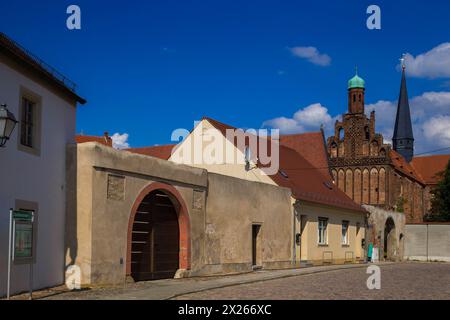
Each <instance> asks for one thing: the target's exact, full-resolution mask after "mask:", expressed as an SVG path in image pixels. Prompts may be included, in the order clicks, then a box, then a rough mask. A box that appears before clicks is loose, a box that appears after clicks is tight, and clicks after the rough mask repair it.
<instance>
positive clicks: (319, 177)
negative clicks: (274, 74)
mask: <svg viewBox="0 0 450 320" xmlns="http://www.w3.org/2000/svg"><path fill="white" fill-rule="evenodd" d="M203 120H207V121H208V122H210V123H211V124H212V125H213V126H214V127H215V128H216V129H217V130H219V131H220V132H221V133H222V134H223V135H224V136H225V137H226V130H227V129H232V130H235V129H236V128H235V127H232V126H230V125H227V124H224V123H222V122H219V121H217V120H214V119H211V118H207V117H204V118H203ZM306 135H307V136H306V137H300V138H299V139H301V141H300V142H295V141H293V140H294V139H295V137H294V136H292V137H288V138H287V139H286V140H284V141H288V142H287V143H288V144H290V145H292V146H294V147H297V148H298V150H294V149H293V148H289V147H287V146H286V145H284V143H282V144H281V145H280V149H279V150H280V154H279V156H280V170H279V172H278V173H277V174H273V175H270V178H271V179H272V180H273V181H274V182H275V183H276V184H277V185H279V186H282V187H286V188H290V189H291V191H292V195H293V197H294V198H295V199H297V200H303V201H309V202H313V203H318V204H322V205H327V206H332V207H339V208H344V209H350V210H354V211H359V212H365V210H364V209H363V208H362V207H361V206H360V205H358V204H357V203H355V202H354V201H353V200H352V199H350V198H349V197H348V196H347V195H346V194H345V193H344V192H342V191H341V190H339V188H338V187H337V186H336V185H334V184H333V182H332V179H331V177H330V175H329V173H328V170H327V171H326V173H325V174H324V173H323V172H324V171H323V167H327V165H328V164H327V162H325V161H326V154H325V156H322V155H321V153H320V152H318V151H317V150H320V148H321V147H319V148H317V150H312V149H313V148H312V147H313V143H318V142H319V141H320V146H323V140H322V139H323V138H322V134H321V133H312V134H306ZM295 136H299V135H295ZM284 137H286V136H284ZM319 137H320V139H319ZM258 139H261V138H258ZM281 139H283V138H281ZM265 140H266V139H265ZM268 140H270V138H269V139H268ZM232 142H233V144H234V145H235V146H236V147H239V146H237V141H236V140H235V141H232ZM247 144H248V140H247V141H246V145H247ZM175 146H176V145H173V144H172V145H162V146H154V147H144V148H131V149H128V151H130V152H135V153H140V154H144V155H149V156H153V157H157V158H160V159H165V160H167V159H169V157H170V154H171V151H172V149H173V148H174V147H175ZM302 146H303V147H302ZM270 147H271V143H268V142H267V149H268V154H270ZM311 150H312V151H311ZM241 151H242V152H244V150H241ZM252 151H253V150H252ZM322 151H323V150H322ZM308 152H315V153H316V154H315V155H308V157H309V159H311V160H313V161H315V163H314V165H313V164H312V163H311V162H309V161H308V160H307V159H306V158H305V157H304V156H303V155H304V154H306V153H308ZM252 154H255V155H257V154H258V151H256V152H252ZM257 165H258V167H260V168H261V169H263V168H264V165H262V164H261V163H258V164H257ZM319 165H320V166H323V167H320V168H319V169H318V168H317V166H319Z"/></svg>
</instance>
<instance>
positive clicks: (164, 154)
mask: <svg viewBox="0 0 450 320" xmlns="http://www.w3.org/2000/svg"><path fill="white" fill-rule="evenodd" d="M175 146H176V144H167V145H162V146H153V147H142V148H130V149H126V150H127V151H130V152H133V153H138V154H143V155H146V156H151V157H155V158H159V159H163V160H169V158H170V156H171V155H172V150H173V148H174V147H175Z"/></svg>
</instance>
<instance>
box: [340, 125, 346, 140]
mask: <svg viewBox="0 0 450 320" xmlns="http://www.w3.org/2000/svg"><path fill="white" fill-rule="evenodd" d="M344 136H345V134H344V128H339V140H344Z"/></svg>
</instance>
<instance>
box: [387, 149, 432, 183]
mask: <svg viewBox="0 0 450 320" xmlns="http://www.w3.org/2000/svg"><path fill="white" fill-rule="evenodd" d="M389 156H390V158H391V161H392V165H393V166H394V168H395V169H396V170H398V171H400V172H401V173H403V174H404V175H406V176H408V177H409V178H411V179H413V180H416V181H418V182H420V183H422V184H423V183H424V182H423V180H422V178H421V176H420V175H419V174H418V173H417V172H416V169H415V168H414V167H413V166H412V165H411V164H410V163H408V161H406V159H405V158H403V156H402V155H401V154H399V153H398V152H397V151H395V150H392V149H391V151H390V153H389Z"/></svg>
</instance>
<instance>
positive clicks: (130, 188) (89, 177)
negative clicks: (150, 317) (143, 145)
mask: <svg viewBox="0 0 450 320" xmlns="http://www.w3.org/2000/svg"><path fill="white" fill-rule="evenodd" d="M68 153H69V154H70V160H69V163H68V170H69V172H70V174H71V176H72V179H73V178H74V177H76V181H74V180H72V182H75V184H72V185H75V186H76V187H75V189H74V190H69V191H68V196H69V198H70V203H69V205H68V210H67V214H68V219H67V221H68V223H67V232H66V234H67V240H66V250H67V251H66V252H67V254H66V262H67V265H73V264H74V265H77V266H79V267H80V268H81V272H82V279H81V281H82V283H84V284H87V283H108V284H117V283H120V282H123V281H124V280H125V270H126V260H127V236H128V223H129V217H130V214H131V209H132V206H133V204H134V202H135V200H136V197H137V196H138V195H139V193H140V191H141V190H142V189H143V188H145V187H146V186H147V185H149V184H151V183H153V182H155V181H158V182H168V183H170V184H172V185H174V186H175V188H176V189H177V190H178V192H180V194H181V195H182V197H183V199H184V201H185V203H186V204H187V208H188V213H189V216H190V218H191V233H192V238H191V240H192V243H197V242H199V241H202V239H201V238H198V237H199V236H201V235H202V230H203V225H204V209H201V210H197V209H193V208H192V196H193V191H194V189H195V190H199V191H202V192H203V193H205V190H206V186H207V173H206V171H205V170H202V169H197V168H189V167H186V166H184V165H176V164H173V163H170V162H168V161H164V160H160V159H156V158H152V157H147V156H142V155H137V154H132V153H130V152H126V151H118V150H114V149H112V148H109V147H105V146H102V145H100V144H97V143H93V142H92V143H83V144H79V145H70V146H69V150H68ZM108 175H115V176H121V177H124V179H125V189H124V195H123V200H112V199H108V197H107V185H108V182H107V181H108ZM189 204H190V206H189ZM195 248H196V250H193V253H192V256H191V263H192V268H193V269H195V268H198V265H199V264H201V263H202V261H201V258H200V257H201V248H197V246H195Z"/></svg>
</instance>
